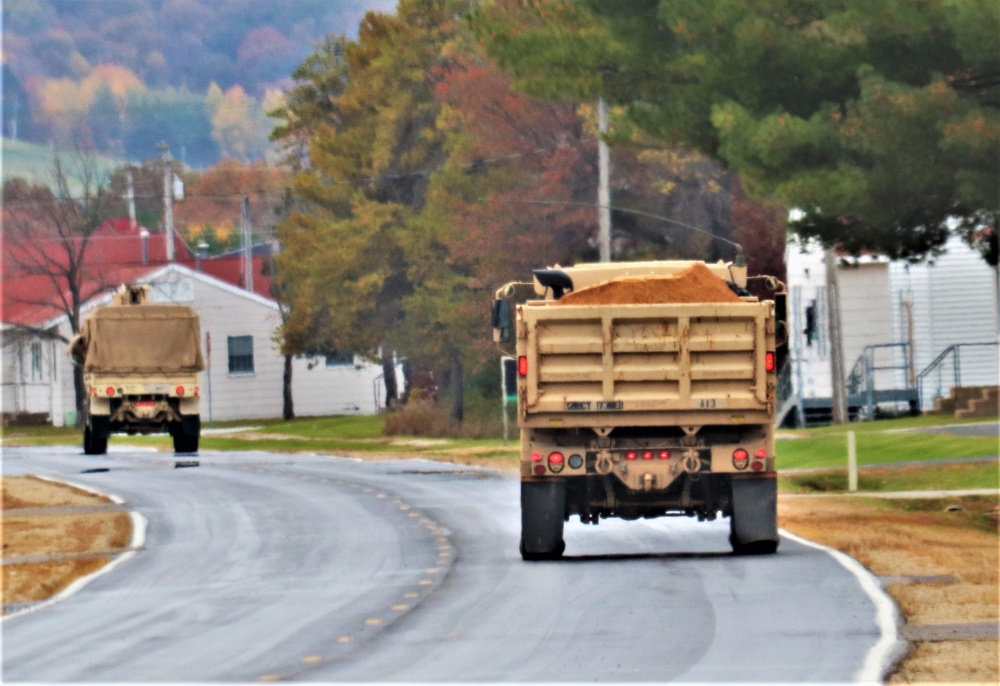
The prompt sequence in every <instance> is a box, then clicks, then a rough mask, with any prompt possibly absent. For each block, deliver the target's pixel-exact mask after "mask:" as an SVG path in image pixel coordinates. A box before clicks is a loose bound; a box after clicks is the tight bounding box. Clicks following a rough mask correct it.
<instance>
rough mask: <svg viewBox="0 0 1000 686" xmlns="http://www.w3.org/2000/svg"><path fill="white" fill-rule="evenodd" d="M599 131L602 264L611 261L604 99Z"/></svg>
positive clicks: (599, 109) (599, 112) (599, 106)
mask: <svg viewBox="0 0 1000 686" xmlns="http://www.w3.org/2000/svg"><path fill="white" fill-rule="evenodd" d="M597 129H598V131H599V132H600V136H599V137H598V140H597V168H598V177H597V218H598V227H599V233H598V236H597V238H598V243H599V244H600V251H601V262H610V261H611V180H610V176H611V152H610V150H608V144H607V143H606V142H605V140H604V137H605V135H607V133H608V106H607V105H606V104H605V102H604V98H600V99H599V100H598V101H597Z"/></svg>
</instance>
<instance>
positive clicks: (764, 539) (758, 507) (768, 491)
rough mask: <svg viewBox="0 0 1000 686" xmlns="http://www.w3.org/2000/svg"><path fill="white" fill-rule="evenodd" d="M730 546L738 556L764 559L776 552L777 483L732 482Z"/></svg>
mask: <svg viewBox="0 0 1000 686" xmlns="http://www.w3.org/2000/svg"><path fill="white" fill-rule="evenodd" d="M732 487H733V514H732V515H731V517H730V520H729V542H730V544H731V545H732V547H733V552H734V553H736V554H737V555H767V554H770V553H773V552H775V551H776V550H777V549H778V480H777V479H775V478H768V479H733V481H732Z"/></svg>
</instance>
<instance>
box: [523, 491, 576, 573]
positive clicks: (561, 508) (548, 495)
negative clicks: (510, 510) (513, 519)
mask: <svg viewBox="0 0 1000 686" xmlns="http://www.w3.org/2000/svg"><path fill="white" fill-rule="evenodd" d="M565 516H566V482H565V481H561V480H559V481H529V482H522V483H521V558H522V559H524V560H532V561H533V560H558V559H559V558H560V557H562V554H563V551H564V550H565V549H566V543H565V541H563V522H564V521H565Z"/></svg>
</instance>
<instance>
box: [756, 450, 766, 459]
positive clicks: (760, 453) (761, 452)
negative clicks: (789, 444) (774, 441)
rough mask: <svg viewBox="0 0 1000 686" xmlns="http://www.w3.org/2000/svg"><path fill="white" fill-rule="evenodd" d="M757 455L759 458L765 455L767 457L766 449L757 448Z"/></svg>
mask: <svg viewBox="0 0 1000 686" xmlns="http://www.w3.org/2000/svg"><path fill="white" fill-rule="evenodd" d="M757 457H759V458H760V459H762V460H763V459H764V458H765V457H767V451H766V450H764V449H763V448H758V449H757Z"/></svg>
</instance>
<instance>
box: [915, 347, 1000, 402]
mask: <svg viewBox="0 0 1000 686" xmlns="http://www.w3.org/2000/svg"><path fill="white" fill-rule="evenodd" d="M997 345H1000V343H998V342H997V341H989V342H984V343H956V344H955V345H949V346H948V347H947V348H945V349H944V350H942V351H941V354H940V355H938V356H937V357H935V358H934V361H933V362H931V363H930V364H929V365H927V367H925V368H924V370H923V371H922V372H920V373H919V374H918V375H917V396H918V398H919V399H920V407H923V406H924V379H925V378H926V377H927V376H928V375H930V374H931V373H932V372H934V371H935V370H936V369H937V368H938V367H940V366H941V365H943V364H944V363H945V362H946V361H947V360H948V358H949V357H952V373H953V375H954V376H953V379H954V383H953V384H952V386H953V387H954V388H959V387H961V385H962V348H983V347H993V348H995V347H997ZM939 390H940V389H939Z"/></svg>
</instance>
